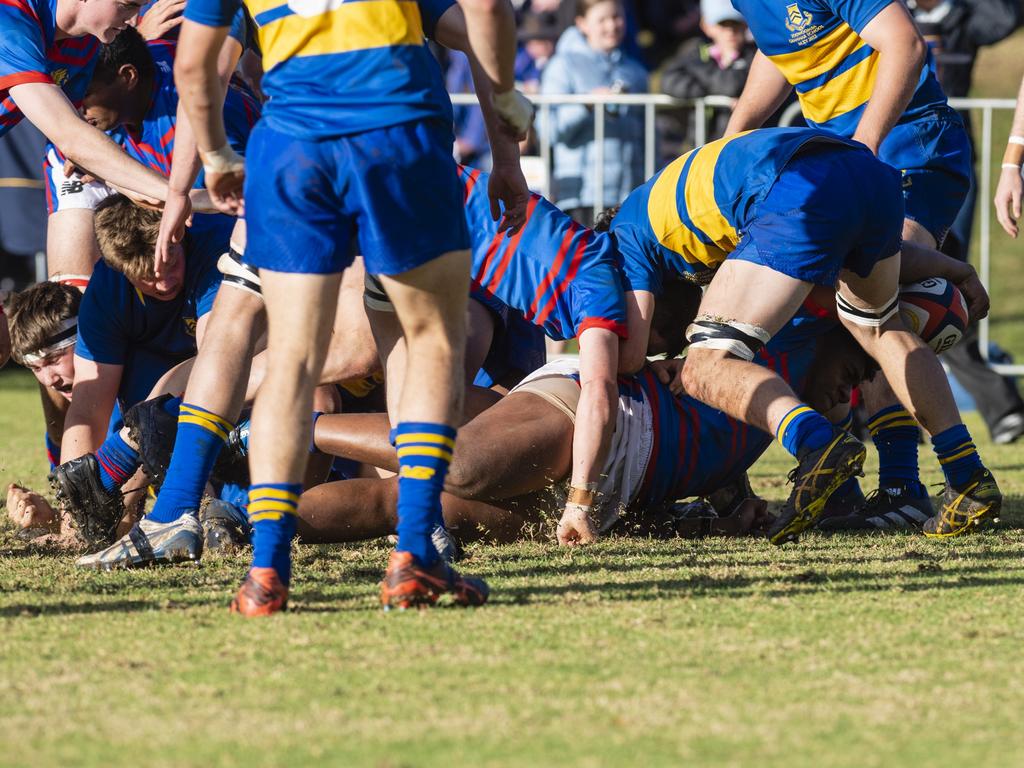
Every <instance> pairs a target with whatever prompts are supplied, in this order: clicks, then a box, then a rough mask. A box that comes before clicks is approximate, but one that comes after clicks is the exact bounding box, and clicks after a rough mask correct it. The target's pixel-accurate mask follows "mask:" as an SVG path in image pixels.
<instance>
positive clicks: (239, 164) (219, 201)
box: [199, 144, 245, 216]
mask: <svg viewBox="0 0 1024 768" xmlns="http://www.w3.org/2000/svg"><path fill="white" fill-rule="evenodd" d="M199 156H200V157H201V158H202V160H203V171H204V172H205V173H206V188H207V189H208V190H210V199H211V200H212V201H213V204H214V205H216V206H217V209H218V210H220V211H222V212H224V213H228V214H231V215H232V216H244V215H245V195H244V194H243V191H242V190H243V187H244V185H245V158H243V157H242V156H241V155H239V154H238V153H237V152H235V150H233V149H232V148H231V145H230V144H225V145H224V146H223V147H221V148H220V149H217V150H214V151H212V152H204V151H202V150H200V151H199Z"/></svg>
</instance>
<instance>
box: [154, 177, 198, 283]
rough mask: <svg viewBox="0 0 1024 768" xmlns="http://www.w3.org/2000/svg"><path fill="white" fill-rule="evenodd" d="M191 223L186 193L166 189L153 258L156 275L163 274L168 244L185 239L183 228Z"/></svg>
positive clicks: (168, 257)
mask: <svg viewBox="0 0 1024 768" xmlns="http://www.w3.org/2000/svg"><path fill="white" fill-rule="evenodd" d="M191 224H192V200H191V199H190V198H189V196H188V195H183V194H181V193H180V192H172V191H168V193H167V202H166V203H164V215H163V217H162V218H161V219H160V231H159V232H158V233H157V236H156V253H155V254H154V258H153V271H154V274H155V275H156V276H157V277H160V276H161V275H163V271H164V267H165V266H166V265H167V263H168V262H169V261H170V254H169V250H170V246H171V245H172V244H176V243H180V242H181V241H182V240H184V239H185V228H186V227H188V226H190V225H191Z"/></svg>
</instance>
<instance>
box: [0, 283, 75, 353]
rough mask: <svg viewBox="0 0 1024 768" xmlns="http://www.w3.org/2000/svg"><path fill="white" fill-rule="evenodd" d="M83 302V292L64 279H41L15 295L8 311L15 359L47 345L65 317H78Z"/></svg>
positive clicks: (8, 306)
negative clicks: (41, 281)
mask: <svg viewBox="0 0 1024 768" xmlns="http://www.w3.org/2000/svg"><path fill="white" fill-rule="evenodd" d="M81 303H82V292H81V291H79V290H78V289H77V288H72V287H71V286H69V285H64V284H62V283H50V282H46V283H37V284H36V285H33V286H32V287H31V288H26V289H25V290H24V291H21V292H20V293H16V294H14V295H13V296H11V298H10V302H9V303H8V305H7V314H8V316H9V317H8V322H9V324H10V330H11V351H12V353H13V356H14V359H15V360H18V361H21V360H22V359H23V358H24V356H25V355H27V354H29V353H31V352H36V351H37V350H39V349H42V348H43V347H45V346H46V342H47V339H49V338H50V337H51V336H53V335H54V334H55V333H57V329H58V327H59V326H60V324H61V322H62V321H64V320H68V319H70V318H72V317H77V315H78V307H79V305H80V304H81Z"/></svg>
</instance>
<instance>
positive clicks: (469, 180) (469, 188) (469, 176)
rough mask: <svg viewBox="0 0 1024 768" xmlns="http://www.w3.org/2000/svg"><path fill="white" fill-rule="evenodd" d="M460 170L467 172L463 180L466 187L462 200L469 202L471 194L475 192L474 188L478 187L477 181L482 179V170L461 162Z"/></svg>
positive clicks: (464, 202)
mask: <svg viewBox="0 0 1024 768" xmlns="http://www.w3.org/2000/svg"><path fill="white" fill-rule="evenodd" d="M459 170H460V171H462V172H463V173H464V174H465V175H464V178H463V181H462V186H463V187H464V195H463V198H462V202H463V204H466V203H468V202H469V196H470V195H472V194H473V188H474V187H476V183H477V182H478V181H479V180H480V171H479V170H478V169H476V168H470V167H469V166H466V165H462V164H459Z"/></svg>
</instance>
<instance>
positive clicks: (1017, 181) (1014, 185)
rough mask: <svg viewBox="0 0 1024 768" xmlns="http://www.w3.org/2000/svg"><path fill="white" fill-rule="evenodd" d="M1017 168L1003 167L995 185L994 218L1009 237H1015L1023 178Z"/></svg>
mask: <svg viewBox="0 0 1024 768" xmlns="http://www.w3.org/2000/svg"><path fill="white" fill-rule="evenodd" d="M1020 174H1021V171H1020V169H1019V168H1003V170H1002V173H1000V174H999V183H998V184H997V185H996V197H995V205H996V218H997V219H998V220H999V224H1000V225H1001V226H1002V228H1003V229H1004V230H1005V231H1006V234H1008V235H1009V236H1010V237H1017V232H1018V231H1019V230H1018V227H1017V222H1018V221H1020V207H1021V195H1022V192H1024V179H1022V178H1021V175H1020Z"/></svg>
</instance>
